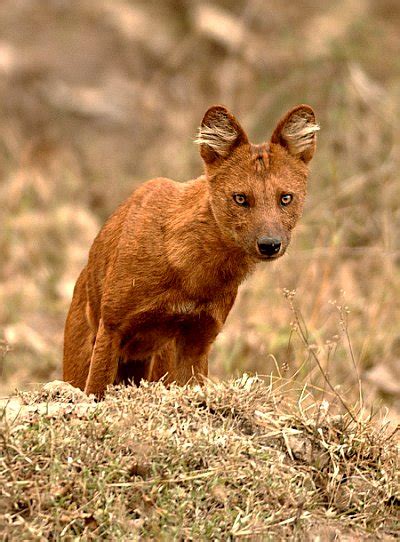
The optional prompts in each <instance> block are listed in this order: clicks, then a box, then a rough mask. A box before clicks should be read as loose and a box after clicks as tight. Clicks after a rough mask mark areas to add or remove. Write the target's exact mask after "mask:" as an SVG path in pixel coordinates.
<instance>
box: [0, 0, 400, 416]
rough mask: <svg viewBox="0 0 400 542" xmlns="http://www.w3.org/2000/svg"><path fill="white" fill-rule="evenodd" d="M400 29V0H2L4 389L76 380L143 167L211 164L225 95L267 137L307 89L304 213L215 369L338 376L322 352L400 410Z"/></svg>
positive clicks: (236, 316) (263, 271) (244, 297)
mask: <svg viewBox="0 0 400 542" xmlns="http://www.w3.org/2000/svg"><path fill="white" fill-rule="evenodd" d="M399 27H400V5H399V2H398V1H397V0H379V2H378V1H374V0H331V1H326V2H321V1H320V0H318V1H317V0H298V1H297V2H282V1H278V0H231V1H227V0H219V1H214V2H203V1H200V0H164V1H162V2H160V1H155V0H146V1H142V2H140V1H134V0H131V1H129V0H79V1H77V0H2V1H1V3H0V118H1V122H0V169H1V178H0V226H1V227H0V262H1V264H0V380H1V384H0V391H1V392H2V393H6V392H9V391H11V390H13V389H14V388H15V387H17V386H18V387H19V388H27V387H29V386H30V385H32V384H33V383H36V382H41V381H46V380H49V379H54V378H59V377H60V375H61V361H62V356H61V352H62V341H63V325H64V320H65V316H66V312H67V310H68V307H69V303H70V299H71V295H72V290H73V286H74V283H75V280H76V278H77V276H78V274H79V272H80V270H81V269H82V267H83V266H84V265H85V262H86V258H87V253H88V249H89V247H90V245H91V243H92V240H93V238H94V236H95V235H96V233H97V231H98V229H99V227H100V226H101V224H102V223H103V222H104V220H105V219H106V217H107V216H108V215H109V214H110V213H111V212H112V211H113V209H114V208H115V206H116V205H117V204H118V203H119V202H120V201H122V200H123V199H124V198H125V197H126V196H127V195H128V194H129V193H130V192H131V191H132V189H134V188H135V187H136V186H138V184H139V183H141V182H143V181H144V180H147V179H149V178H151V177H153V176H167V177H172V178H173V179H177V180H187V179H190V178H193V177H196V176H198V175H200V174H201V172H202V164H201V160H200V157H199V154H198V149H197V148H196V146H195V145H194V144H193V138H194V134H195V132H196V128H197V126H198V124H199V122H200V120H201V118H202V115H203V113H204V112H205V110H206V109H207V108H208V107H209V106H210V105H211V104H215V103H223V104H225V105H227V106H228V107H229V108H230V109H231V110H232V111H233V112H234V113H235V114H236V115H237V116H238V118H239V119H240V121H241V123H242V124H243V126H244V127H245V129H246V130H247V131H248V133H249V135H250V137H251V139H252V141H253V142H261V141H263V140H266V139H268V138H269V137H270V135H271V133H272V130H273V128H274V126H275V123H276V122H277V121H278V119H279V117H280V116H281V115H282V114H283V113H284V112H285V111H286V110H287V109H289V108H290V107H292V106H293V105H295V104H298V103H302V102H305V103H309V104H310V105H312V106H313V107H314V108H315V111H316V113H317V117H318V120H319V122H320V124H321V132H320V135H319V142H318V151H317V154H316V156H315V159H314V160H313V162H312V174H311V178H310V184H309V197H308V202H307V207H306V209H305V213H304V217H303V220H302V223H301V225H300V226H299V227H298V228H297V232H296V235H295V238H294V240H293V242H292V245H291V248H290V250H289V253H288V254H287V255H286V256H285V257H284V258H282V260H280V261H279V262H277V263H275V264H270V265H262V264H261V265H259V267H258V270H257V272H256V273H255V275H254V276H252V277H251V279H250V280H248V281H247V282H246V283H245V284H244V285H243V287H242V288H241V291H240V295H239V298H238V300H237V304H236V306H235V308H234V310H233V312H232V313H231V315H230V317H229V319H228V322H227V325H226V327H225V329H224V331H223V333H222V334H221V336H220V337H219V338H218V340H217V343H216V345H215V347H214V350H213V355H212V361H211V364H210V373H211V375H212V376H214V377H217V378H218V377H220V378H226V377H228V376H230V375H237V374H238V373H240V372H242V371H244V370H246V371H251V372H255V371H257V372H259V373H262V374H269V373H271V372H273V373H274V374H279V373H281V374H282V375H283V376H290V375H292V374H296V375H297V376H296V378H297V379H298V380H299V381H300V382H302V381H304V382H308V383H311V384H313V385H316V386H322V387H323V382H324V380H323V379H322V378H321V375H320V371H319V369H318V367H317V366H316V362H315V357H314V356H315V355H317V356H318V359H319V361H320V363H321V364H322V366H323V367H324V369H325V371H326V372H327V374H328V375H329V379H330V381H331V382H332V384H333V386H335V387H337V389H338V390H340V392H341V393H343V394H344V396H345V397H346V398H348V399H349V400H351V399H352V398H354V399H356V398H357V396H358V383H357V382H358V377H357V371H356V369H355V364H356V365H357V366H358V371H359V376H360V378H361V380H362V383H363V393H364V400H365V402H366V404H367V406H375V407H377V406H378V405H381V404H383V405H387V406H389V407H390V408H391V412H393V414H394V415H395V414H396V412H400V361H399V360H400V326H399V324H400V295H399V294H400V239H399V232H400V182H399V179H398V172H399V166H400V155H399V143H400V130H399V128H398V125H399V104H400V55H399V50H400V32H399ZM284 289H288V290H290V291H292V290H296V293H295V294H294V297H293V294H292V293H291V294H290V295H289V296H288V295H286V297H285V295H284V294H283V290H284ZM291 304H292V305H294V306H295V311H296V314H293V310H292V309H293V307H291ZM296 318H298V319H299V321H300V323H301V330H302V332H303V333H305V335H306V341H302V340H301V339H300V338H299V336H298V332H297V331H296V326H293V322H294V321H295V320H296ZM349 340H350V341H351V346H350V343H349ZM304 342H305V343H306V344H304Z"/></svg>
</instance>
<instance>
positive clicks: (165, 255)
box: [64, 106, 317, 396]
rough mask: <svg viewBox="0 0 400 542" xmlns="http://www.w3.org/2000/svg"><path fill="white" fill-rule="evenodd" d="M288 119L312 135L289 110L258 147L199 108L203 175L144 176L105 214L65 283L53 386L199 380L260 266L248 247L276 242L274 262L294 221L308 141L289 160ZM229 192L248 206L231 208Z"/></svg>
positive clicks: (217, 113)
mask: <svg viewBox="0 0 400 542" xmlns="http://www.w3.org/2000/svg"><path fill="white" fill-rule="evenodd" d="M296 115H300V116H302V117H303V118H305V117H306V118H307V119H308V120H307V122H310V123H314V124H313V125H312V126H315V129H317V127H316V125H315V119H314V114H313V112H312V109H311V108H310V107H309V106H298V107H296V108H294V109H293V110H292V111H290V112H289V113H287V115H285V117H283V119H282V120H281V121H280V122H279V124H278V126H277V128H276V130H275V132H274V134H273V136H272V138H271V142H270V143H269V144H264V145H252V144H250V143H249V142H248V139H247V136H246V134H245V132H244V131H243V129H242V128H241V126H240V125H239V123H238V122H237V120H236V119H235V118H234V117H233V116H232V115H231V114H230V113H229V112H228V111H227V110H226V109H225V108H223V107H222V106H214V107H212V108H210V109H209V110H208V111H207V113H206V115H205V117H204V119H203V123H202V127H201V129H200V137H199V142H200V151H201V155H202V157H203V159H204V162H205V166H206V172H205V175H203V176H201V177H199V178H197V179H195V180H193V181H189V182H186V183H177V182H174V181H171V180H169V179H163V178H159V179H154V180H151V181H148V182H147V183H145V184H143V185H142V186H140V187H139V188H138V189H137V190H135V192H134V193H133V194H132V195H131V196H130V197H129V198H128V199H127V200H126V201H125V202H124V203H123V204H122V205H120V206H119V207H118V208H117V210H116V211H115V212H114V214H113V215H112V216H111V217H110V218H109V220H108V221H107V222H106V224H105V226H104V227H103V229H102V230H101V231H100V233H99V234H98V236H97V237H96V239H95V241H94V243H93V246H92V248H91V250H90V253H89V261H88V264H87V266H86V267H85V268H84V269H83V271H82V273H81V275H80V277H79V279H78V281H77V283H76V286H75V290H74V296H73V300H72V304H71V308H70V311H69V314H68V317H67V322H66V326H65V343H64V380H66V381H68V382H70V383H71V384H73V385H74V386H77V387H79V388H81V389H84V390H85V391H86V392H87V393H95V394H97V395H98V396H101V395H102V394H103V393H104V391H105V388H106V387H107V385H109V384H113V383H118V382H127V381H129V380H130V379H132V380H133V381H135V382H139V381H140V379H141V378H145V379H148V380H159V379H161V378H162V377H165V379H166V382H172V381H175V382H177V383H179V384H184V383H186V382H188V380H190V378H191V377H192V376H198V377H201V376H206V375H207V374H208V359H207V358H208V352H209V350H210V347H211V345H212V343H213V341H214V339H215V338H216V336H217V335H218V333H219V332H220V331H221V328H222V326H223V324H224V322H225V320H226V317H227V316H228V313H229V311H230V309H231V307H232V305H233V303H234V300H235V297H236V294H237V289H238V286H239V284H240V283H241V282H242V281H243V279H244V278H245V276H246V275H247V274H248V273H249V272H250V271H251V270H252V269H253V267H254V265H255V264H256V263H257V262H258V261H260V260H261V259H265V258H263V257H262V256H261V255H260V253H259V252H258V249H257V240H258V239H259V238H260V237H262V236H269V237H279V238H280V239H281V240H282V250H281V252H280V253H279V254H278V255H279V256H280V255H281V254H283V253H284V251H285V249H286V247H287V245H288V243H289V240H290V234H291V231H292V229H293V227H294V226H295V224H296V222H297V220H298V219H299V217H300V215H301V212H302V209H303V202H304V198H305V194H306V180H307V171H308V168H307V162H308V161H309V160H310V159H311V157H312V154H313V152H314V147H315V134H314V133H313V134H312V137H311V139H310V141H309V142H308V141H307V149H306V151H304V145H303V147H302V153H301V155H292V154H290V152H289V150H288V149H289V147H288V146H287V145H286V142H285V139H284V138H282V135H281V133H282V129H283V127H284V126H285V124H286V122H288V119H289V120H291V119H293V118H294V117H295V116H296ZM296 118H297V117H296ZM227 126H228V130H229V133H227V132H226V128H227ZM202 130H204V133H203V135H202V134H201V131H202ZM214 131H215V133H214ZM206 132H207V134H206ZM210 133H211V139H210ZM232 134H233V136H232ZM228 135H229V137H228V139H226V138H225V136H228ZM214 137H215V141H214V139H213V138H214ZM300 137H304V134H303V133H302V134H301V136H300ZM292 148H293V147H291V149H292ZM234 193H240V194H245V195H246V196H247V199H248V202H249V204H250V206H249V207H242V206H240V205H238V204H237V203H236V202H235V201H234V200H233V197H232V195H233V194H234ZM283 193H290V194H293V202H292V203H291V204H290V205H289V206H288V207H282V206H281V205H280V200H279V198H280V195H281V194H283Z"/></svg>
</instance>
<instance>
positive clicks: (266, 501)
mask: <svg viewBox="0 0 400 542" xmlns="http://www.w3.org/2000/svg"><path fill="white" fill-rule="evenodd" d="M291 385H292V384H291V383H290V382H289V383H286V384H285V383H284V382H282V381H280V382H278V383H275V384H274V385H273V384H272V383H271V381H270V380H262V379H258V378H253V377H248V376H247V375H244V376H243V377H242V378H241V379H240V380H237V381H233V382H232V381H231V382H224V383H218V384H214V383H209V384H207V386H205V387H204V388H200V387H198V386H193V387H188V388H179V387H172V388H171V389H169V390H167V389H165V388H164V386H163V385H162V384H144V385H142V386H141V387H139V388H124V389H120V388H115V389H111V390H110V391H109V393H108V395H107V397H106V399H105V400H104V401H103V402H101V403H96V402H95V401H93V400H91V399H90V398H87V397H85V396H84V394H82V393H81V392H79V390H74V389H72V388H70V387H69V386H68V385H66V384H62V383H52V384H51V385H47V386H45V387H44V388H43V389H42V390H40V391H39V392H35V393H29V394H23V395H21V396H19V397H18V398H16V399H14V400H11V401H9V403H8V404H7V405H3V408H2V416H1V418H2V428H1V446H2V448H3V450H2V453H1V455H2V462H1V467H0V486H1V487H2V494H1V502H0V530H1V531H2V532H4V533H5V539H6V540H32V539H34V540H43V539H47V540H59V539H61V538H62V539H63V540H70V539H71V540H72V539H76V537H83V539H88V540H90V539H96V540H98V539H110V540H111V539H112V540H136V539H156V540H171V539H178V540H212V539H214V540H215V539H217V540H227V539H235V538H250V539H260V540H261V539H262V540H265V539H268V538H269V537H271V539H276V537H280V538H281V537H288V536H289V537H293V538H295V539H296V538H298V539H301V540H308V539H310V540H311V539H312V540H315V539H316V538H315V537H317V536H319V537H320V538H321V539H325V540H328V539H330V540H333V539H335V538H336V537H343V536H344V537H347V536H348V537H353V536H354V537H357V536H361V537H363V538H364V539H365V538H368V537H369V536H370V537H371V538H374V539H376V537H378V536H381V537H383V538H385V539H391V538H393V539H394V538H395V537H396V535H398V534H399V532H400V518H399V510H400V508H399V505H400V480H399V464H398V444H397V441H396V432H393V429H391V430H390V429H388V428H386V429H385V427H384V426H383V425H382V424H378V423H376V422H374V421H373V420H371V417H369V418H368V419H364V420H362V419H361V415H360V416H357V417H353V416H352V415H351V414H349V413H347V414H343V415H340V414H337V413H336V414H335V413H334V412H333V409H334V407H333V406H332V405H330V404H329V403H328V402H327V401H323V402H322V403H320V404H316V403H315V402H313V400H312V398H311V397H310V395H309V394H308V393H306V392H304V391H303V393H301V394H300V395H298V396H297V398H296V396H295V394H294V393H293V391H292V390H290V389H289V388H290V386H291Z"/></svg>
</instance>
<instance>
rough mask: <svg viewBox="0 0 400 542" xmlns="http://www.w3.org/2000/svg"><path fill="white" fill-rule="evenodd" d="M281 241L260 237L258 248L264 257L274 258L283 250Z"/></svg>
mask: <svg viewBox="0 0 400 542" xmlns="http://www.w3.org/2000/svg"><path fill="white" fill-rule="evenodd" d="M281 244H282V243H281V241H280V239H276V238H274V237H260V239H257V248H258V251H259V253H260V254H261V255H262V256H274V255H275V254H278V252H279V251H280V249H281Z"/></svg>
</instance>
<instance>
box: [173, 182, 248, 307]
mask: <svg viewBox="0 0 400 542" xmlns="http://www.w3.org/2000/svg"><path fill="white" fill-rule="evenodd" d="M165 235H166V238H165V241H166V248H167V255H168V260H169V262H170V264H171V266H172V267H173V269H174V270H175V272H177V273H178V274H179V277H180V280H181V281H182V283H183V284H182V285H183V287H184V289H185V290H187V291H188V292H191V293H197V295H202V296H203V293H204V297H208V295H210V297H212V296H213V295H216V293H217V292H218V291H221V290H223V289H225V288H232V287H233V288H237V286H238V285H239V284H240V282H242V281H243V279H244V278H245V276H246V275H247V274H248V273H249V271H250V269H251V263H250V261H249V259H248V257H247V256H246V254H245V252H244V251H243V250H241V249H240V248H239V247H237V246H235V245H234V244H233V242H231V241H229V240H228V239H226V238H224V236H223V234H222V232H221V230H220V228H219V227H218V224H217V222H216V220H215V218H214V215H213V212H212V209H211V205H210V197H209V191H208V185H207V180H206V179H205V177H204V176H202V177H199V178H198V179H195V180H194V181H189V182H188V183H184V184H182V188H181V194H180V197H178V198H177V201H176V205H174V208H173V209H171V210H170V213H169V219H168V225H167V228H166V234H165ZM214 290H215V292H214Z"/></svg>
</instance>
